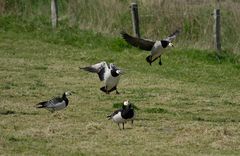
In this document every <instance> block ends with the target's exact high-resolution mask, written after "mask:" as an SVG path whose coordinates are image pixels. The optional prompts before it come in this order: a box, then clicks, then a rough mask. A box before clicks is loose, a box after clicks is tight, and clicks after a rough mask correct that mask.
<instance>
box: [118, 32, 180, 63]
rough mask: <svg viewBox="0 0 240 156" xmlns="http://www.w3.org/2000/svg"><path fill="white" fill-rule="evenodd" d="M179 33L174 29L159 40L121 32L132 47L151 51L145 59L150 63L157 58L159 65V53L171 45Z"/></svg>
mask: <svg viewBox="0 0 240 156" xmlns="http://www.w3.org/2000/svg"><path fill="white" fill-rule="evenodd" d="M179 33H180V31H179V30H176V31H175V32H174V33H172V34H170V35H169V36H168V37H167V38H165V39H162V40H160V41H153V40H149V39H142V38H137V37H133V36H131V35H129V34H127V33H126V32H121V35H122V37H123V39H124V40H125V41H126V42H128V43H129V44H131V45H132V46H134V47H137V48H140V49H142V50H146V51H151V54H150V55H149V56H147V57H146V61H147V62H148V63H149V64H150V65H151V64H152V62H154V61H155V60H157V59H158V58H159V65H162V61H161V55H162V54H163V52H164V49H165V48H167V47H173V44H172V41H173V40H174V39H175V38H176V36H177V35H178V34H179Z"/></svg>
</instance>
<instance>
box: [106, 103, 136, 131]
mask: <svg viewBox="0 0 240 156" xmlns="http://www.w3.org/2000/svg"><path fill="white" fill-rule="evenodd" d="M134 115H135V114H134V109H133V107H132V105H131V103H130V102H129V101H128V100H127V101H124V103H123V106H122V108H120V109H118V110H116V111H114V112H113V113H112V114H110V115H108V116H107V118H108V119H109V120H110V119H112V121H113V122H115V123H117V124H118V127H119V129H120V130H121V127H120V124H122V125H123V129H124V124H125V123H126V122H127V121H129V120H131V122H132V124H133V120H134Z"/></svg>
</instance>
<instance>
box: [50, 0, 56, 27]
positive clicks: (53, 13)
mask: <svg viewBox="0 0 240 156" xmlns="http://www.w3.org/2000/svg"><path fill="white" fill-rule="evenodd" d="M51 19H52V28H53V29H55V28H56V27H57V24H58V6H57V0H51Z"/></svg>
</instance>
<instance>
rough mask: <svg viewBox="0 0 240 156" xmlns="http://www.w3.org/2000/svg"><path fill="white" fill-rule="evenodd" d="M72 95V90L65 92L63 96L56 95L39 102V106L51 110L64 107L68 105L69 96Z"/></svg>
mask: <svg viewBox="0 0 240 156" xmlns="http://www.w3.org/2000/svg"><path fill="white" fill-rule="evenodd" d="M69 95H71V92H64V93H63V95H62V97H55V98H53V99H51V100H49V101H43V102H40V103H38V104H37V108H45V109H47V110H49V111H50V112H52V113H53V112H54V111H58V110H61V109H64V108H65V107H67V106H68V102H69V101H68V99H67V96H69Z"/></svg>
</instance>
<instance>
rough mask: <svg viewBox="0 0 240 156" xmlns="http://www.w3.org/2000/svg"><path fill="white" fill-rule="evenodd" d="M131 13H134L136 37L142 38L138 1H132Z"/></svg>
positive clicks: (133, 20)
mask: <svg viewBox="0 0 240 156" xmlns="http://www.w3.org/2000/svg"><path fill="white" fill-rule="evenodd" d="M131 13H132V25H133V32H134V35H135V36H136V37H138V38H140V31H139V17H138V5H137V3H131Z"/></svg>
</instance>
